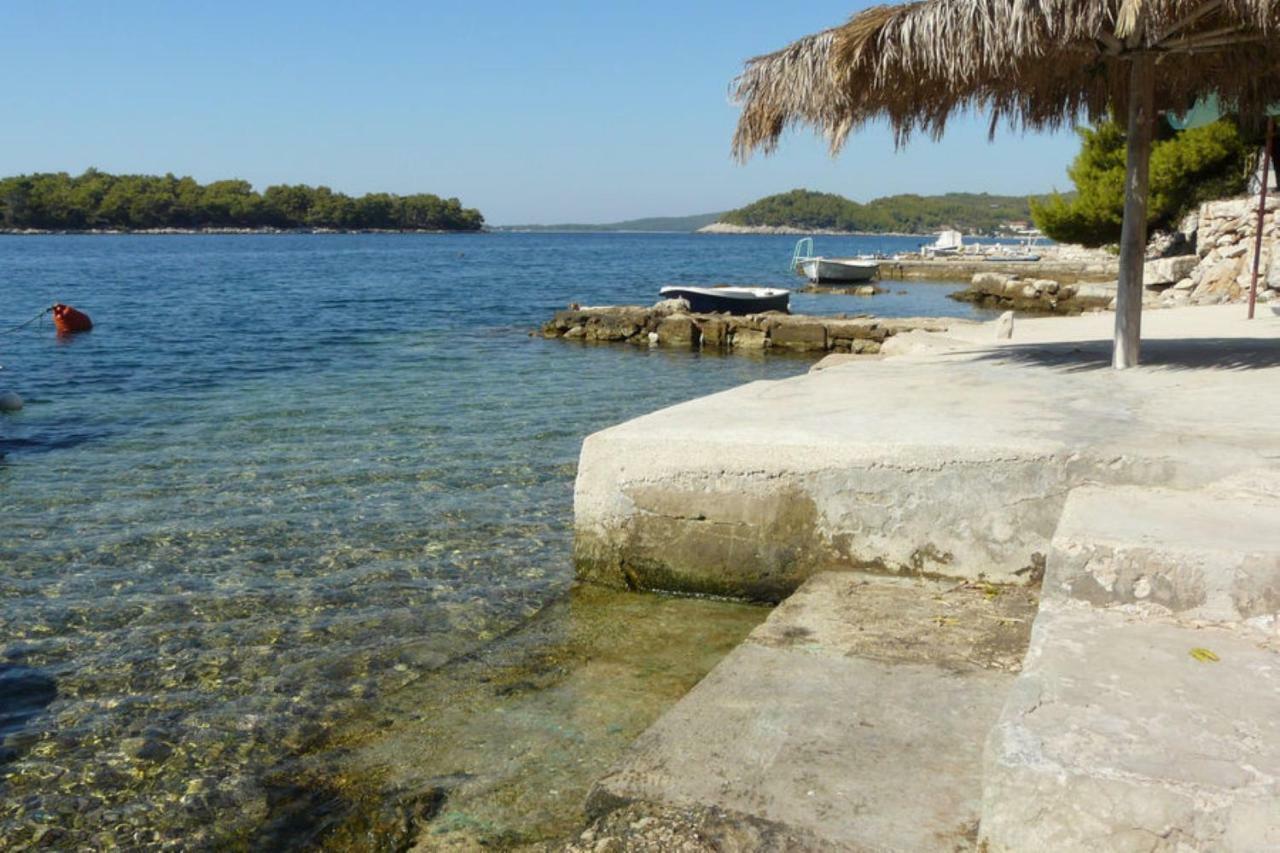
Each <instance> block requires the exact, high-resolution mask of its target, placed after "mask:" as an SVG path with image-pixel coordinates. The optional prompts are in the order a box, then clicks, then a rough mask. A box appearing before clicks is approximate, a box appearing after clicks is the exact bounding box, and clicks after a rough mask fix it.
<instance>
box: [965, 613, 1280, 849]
mask: <svg viewBox="0 0 1280 853" xmlns="http://www.w3.org/2000/svg"><path fill="white" fill-rule="evenodd" d="M1275 640H1276V635H1275V634H1274V633H1272V634H1270V635H1265V634H1262V633H1260V632H1253V631H1248V630H1230V629H1217V628H1201V629H1199V630H1197V629H1195V628H1191V627H1186V626H1184V625H1179V624H1175V623H1171V622H1163V621H1156V622H1152V621H1146V620H1145V618H1144V617H1143V616H1142V615H1140V614H1139V613H1136V612H1125V611H1124V609H1116V608H1112V609H1109V610H1099V609H1094V608H1091V607H1089V606H1088V605H1085V604H1081V603H1063V604H1057V605H1053V606H1050V605H1049V604H1046V605H1045V608H1044V609H1043V610H1042V611H1041V614H1040V616H1039V617H1038V618H1037V619H1036V623H1035V629H1034V632H1033V635H1032V640H1031V648H1030V650H1029V651H1028V653H1027V659H1026V662H1025V665H1024V670H1023V672H1022V674H1021V675H1020V676H1019V677H1018V679H1017V681H1016V683H1015V686H1014V688H1013V690H1012V691H1011V692H1010V696H1009V701H1008V703H1007V704H1006V705H1005V708H1004V710H1003V712H1002V713H1001V716H1000V721H999V723H998V724H997V725H996V726H995V727H994V728H993V729H992V732H991V736H990V739H989V742H988V745H987V755H986V762H985V765H986V771H985V775H984V788H983V812H982V825H981V837H982V840H983V842H984V843H985V844H986V845H987V848H986V849H988V850H990V851H991V853H998V851H1027V850H1054V851H1117V853H1126V852H1127V851H1134V853H1136V852H1137V851H1142V853H1150V851H1192V850H1221V851H1264V850H1265V851H1272V850H1277V849H1280V652H1277V650H1276V647H1275ZM1193 649H1208V650H1210V651H1211V652H1213V653H1214V654H1215V655H1216V656H1217V658H1218V660H1217V661H1216V662H1212V661H1208V662H1202V661H1200V660H1197V659H1196V658H1195V657H1193V656H1192V654H1191V652H1192V650H1193Z"/></svg>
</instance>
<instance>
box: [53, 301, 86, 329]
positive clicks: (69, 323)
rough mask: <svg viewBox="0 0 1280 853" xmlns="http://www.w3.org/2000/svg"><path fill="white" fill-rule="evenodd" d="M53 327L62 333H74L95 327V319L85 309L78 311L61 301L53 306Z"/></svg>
mask: <svg viewBox="0 0 1280 853" xmlns="http://www.w3.org/2000/svg"><path fill="white" fill-rule="evenodd" d="M53 327H54V328H55V329H57V330H58V334H60V335H73V334H75V333H76V332H87V331H89V330H90V329H92V328H93V321H92V320H90V319H89V315H88V314H85V313H84V312H83V311H77V310H76V309H74V308H72V307H71V306H70V305H63V304H62V303H61V302H59V303H57V304H56V305H54V306H53Z"/></svg>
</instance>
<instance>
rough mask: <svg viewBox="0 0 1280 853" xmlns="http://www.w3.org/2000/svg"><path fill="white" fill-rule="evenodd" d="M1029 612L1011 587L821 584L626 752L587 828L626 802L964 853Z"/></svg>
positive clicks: (823, 839) (859, 841) (835, 841)
mask: <svg viewBox="0 0 1280 853" xmlns="http://www.w3.org/2000/svg"><path fill="white" fill-rule="evenodd" d="M1034 607H1035V599H1034V596H1033V595H1032V594H1031V593H1029V592H1028V591H1026V590H1024V589H1021V588H1019V589H1012V590H1003V591H1002V590H999V589H996V588H993V587H985V586H974V587H965V588H958V587H956V586H955V585H944V584H938V583H933V582H928V581H920V580H915V581H908V580H898V579H890V578H876V579H874V580H871V579H868V578H867V577H866V576H863V575H859V574H856V573H826V574H821V575H818V576H816V577H814V578H812V579H810V580H809V581H808V583H806V584H805V585H804V586H803V587H802V588H801V589H800V590H799V591H798V592H797V593H796V594H795V595H794V596H792V597H791V598H790V599H788V600H787V601H786V602H785V603H784V604H782V605H781V606H780V607H778V608H777V610H775V611H774V613H773V614H772V615H770V617H769V619H768V620H766V622H765V623H764V624H763V625H761V626H760V627H759V628H757V629H756V630H755V631H754V632H753V633H752V634H751V636H750V637H749V638H748V640H747V641H746V642H744V643H743V644H742V645H741V646H739V647H738V648H737V649H735V650H734V651H733V652H732V653H730V655H729V656H728V657H727V658H725V659H724V660H723V661H722V662H721V663H720V664H719V665H718V666H717V667H716V668H715V669H714V670H713V671H712V672H711V674H710V675H708V676H707V678H705V679H704V680H703V681H702V682H701V683H700V684H699V685H698V686H697V687H696V688H694V690H693V691H692V692H690V693H689V694H688V695H687V696H686V697H685V698H684V699H682V700H681V701H680V703H679V704H677V705H676V706H675V708H673V709H672V710H670V711H669V712H668V713H667V714H666V715H664V716H663V717H662V718H661V719H660V720H659V721H658V722H657V723H656V724H654V726H652V727H651V728H650V729H649V730H648V731H647V732H646V733H645V734H644V735H643V736H642V737H641V738H640V739H639V740H637V741H636V743H635V744H634V745H633V746H632V748H631V750H630V753H629V755H628V756H627V758H626V759H624V760H623V762H622V763H621V765H620V766H619V767H617V768H616V769H615V770H614V771H613V772H611V773H610V774H609V775H608V776H606V777H605V778H604V779H603V780H601V781H600V782H599V783H598V784H597V786H596V788H595V789H594V791H593V792H592V794H591V796H590V798H589V799H588V814H589V815H590V816H592V817H597V818H598V817H600V816H601V815H605V814H607V813H609V812H611V811H612V810H614V809H617V808H620V807H625V806H627V805H628V804H631V803H634V802H637V801H638V802H642V803H652V804H659V805H661V806H664V807H680V808H689V807H697V808H704V809H705V808H713V809H719V810H724V811H727V812H731V813H737V814H744V815H748V816H750V817H751V818H752V819H753V820H757V821H764V822H767V824H768V825H770V826H773V827H779V828H782V829H784V830H785V831H787V832H789V833H802V834H804V835H805V836H808V837H812V838H814V839H817V840H818V842H820V843H821V844H823V845H832V846H838V847H842V848H845V849H859V850H902V851H930V850H946V851H952V850H955V849H957V848H961V849H964V848H966V847H968V846H970V845H971V844H972V841H973V837H974V832H975V830H976V821H977V817H978V809H979V800H980V772H981V752H982V741H983V739H984V737H985V735H986V733H987V731H988V730H989V728H990V726H991V725H992V724H993V722H994V721H995V719H996V715H997V713H998V711H999V708H1000V705H1001V702H1002V700H1003V695H1004V693H1005V691H1006V690H1007V689H1008V687H1009V685H1010V683H1011V681H1012V679H1013V675H1012V674H1011V670H1014V669H1016V667H1017V665H1018V660H1019V659H1020V657H1021V655H1022V652H1023V650H1024V648H1025V644H1026V637H1027V625H1028V620H1029V618H1030V615H1031V613H1032V612H1033V611H1034Z"/></svg>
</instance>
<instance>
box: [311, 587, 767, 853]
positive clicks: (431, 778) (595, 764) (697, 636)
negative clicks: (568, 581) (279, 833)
mask: <svg viewBox="0 0 1280 853" xmlns="http://www.w3.org/2000/svg"><path fill="white" fill-rule="evenodd" d="M767 614H768V611H767V610H766V609H765V608H762V607H757V606H752V605H744V604H736V603H730V602H723V601H712V600H706V599H689V598H673V597H668V596H660V595H653V594H637V593H629V592H620V591H617V590H610V589H605V588H601V587H598V586H591V585H581V586H578V587H576V588H575V589H573V590H572V591H571V592H570V593H569V594H568V595H566V596H565V597H564V598H563V599H562V600H559V601H557V602H555V603H554V604H552V605H550V606H549V607H548V608H547V609H546V610H545V611H544V612H543V613H542V614H541V615H540V616H539V617H538V618H537V619H535V620H534V621H533V622H532V623H531V624H529V625H527V626H525V627H524V628H522V629H520V630H519V631H517V632H513V633H512V634H509V635H507V636H506V637H504V638H501V639H500V640H498V641H496V642H494V643H493V644H491V645H490V646H488V647H486V648H484V649H483V650H481V651H479V652H476V653H474V654H472V655H469V656H467V657H465V658H463V659H461V660H458V661H455V662H454V663H452V664H449V665H447V666H445V667H442V668H441V669H439V670H438V671H436V672H435V673H432V674H430V675H428V676H426V677H424V678H422V679H420V680H418V681H417V682H415V683H414V684H412V685H409V686H407V687H405V688H404V689H402V690H401V691H399V692H397V693H395V694H393V695H391V696H389V697H387V699H386V700H385V701H384V702H381V703H379V705H378V707H377V708H376V709H375V710H374V711H372V712H371V713H370V715H369V716H368V717H367V718H365V719H363V720H360V721H359V722H357V723H355V724H353V725H351V726H350V727H348V728H346V729H345V730H343V731H341V732H339V733H338V734H337V735H336V736H335V737H334V738H333V739H332V740H331V742H330V744H329V748H328V749H327V750H326V751H325V752H323V753H318V754H317V755H315V756H314V757H313V760H312V763H311V767H310V771H309V773H308V774H306V775H307V778H309V779H310V780H311V782H310V784H312V785H314V786H316V787H326V788H327V789H328V790H329V791H330V792H331V793H332V794H333V795H334V797H333V798H332V800H331V802H333V803H336V804H337V806H336V807H335V808H334V812H333V814H332V815H331V816H330V817H329V819H328V820H327V821H323V822H322V825H321V826H319V827H316V828H314V829H313V830H312V831H313V833H314V842H315V843H318V844H319V845H320V846H322V847H326V848H328V849H346V848H350V847H352V846H360V845H365V846H368V845H370V844H372V845H374V846H390V847H408V846H410V845H412V846H413V847H414V849H417V850H435V849H453V848H457V847H462V848H464V849H471V848H474V847H478V846H496V847H500V848H503V849H509V848H512V847H526V846H531V845H535V846H536V845H542V844H550V843H552V842H553V841H556V840H558V839H564V838H567V837H568V836H569V835H571V834H576V833H577V832H578V831H579V830H580V829H581V826H582V824H583V821H584V815H583V811H582V804H583V802H584V800H585V798H586V794H587V792H588V790H589V788H590V786H591V784H592V783H593V782H594V781H595V780H596V779H597V778H599V777H600V776H601V775H603V774H604V772H605V771H606V770H607V769H608V767H609V766H610V765H612V764H613V763H614V762H615V761H616V760H617V759H618V757H619V756H621V755H622V753H623V751H624V750H625V749H626V748H627V747H628V746H629V745H630V743H631V742H632V740H634V738H635V737H636V736H637V735H638V734H640V732H642V731H643V730H644V729H645V728H646V727H647V726H648V725H650V724H651V723H652V722H653V721H654V720H655V719H657V717H658V716H659V715H660V714H661V713H662V712H663V711H665V710H666V709H667V708H668V707H669V706H671V705H672V704H674V703H675V702H676V701H677V700H678V699H679V698H680V697H681V696H683V695H684V694H685V693H686V692H687V691H688V690H689V689H690V688H692V687H693V686H694V684H696V683H697V682H698V681H699V679H701V678H702V676H703V675H704V674H705V673H706V672H707V671H709V670H710V669H711V668H712V667H713V666H714V665H715V664H716V663H717V662H718V661H719V660H720V659H721V658H722V657H723V656H724V655H725V654H727V653H728V652H729V651H730V650H731V649H732V648H734V647H735V646H736V645H737V644H738V643H739V642H740V641H741V640H742V638H743V637H745V636H746V635H747V633H748V632H749V631H750V630H751V629H752V628H753V627H755V626H756V625H757V624H759V623H760V622H761V621H762V620H763V619H764V618H765V617H766V615H767Z"/></svg>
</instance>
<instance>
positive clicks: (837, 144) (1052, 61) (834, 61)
mask: <svg viewBox="0 0 1280 853" xmlns="http://www.w3.org/2000/svg"><path fill="white" fill-rule="evenodd" d="M1144 53H1145V54H1153V55H1155V56H1156V57H1157V60H1156V61H1157V84H1156V103H1157V106H1158V108H1159V109H1174V110H1181V109H1184V108H1186V107H1187V106H1189V105H1190V104H1191V103H1192V102H1193V101H1195V99H1197V98H1199V97H1202V96H1205V95H1208V94H1212V93H1216V94H1218V95H1219V96H1220V97H1221V98H1222V99H1223V101H1224V102H1225V103H1229V104H1235V105H1237V107H1238V109H1240V110H1241V111H1242V112H1246V113H1248V112H1257V111H1260V110H1261V109H1262V107H1263V106H1264V105H1265V104H1268V103H1270V102H1272V101H1275V100H1278V99H1280V2H1277V0H1207V2H1206V0H1100V2H1099V1H1098V0H1094V2H1089V0H924V2H915V3H906V4H901V5H893V6H876V7H873V8H871V9H868V10H866V11H865V12H861V13H859V14H857V15H855V16H854V17H853V18H851V19H850V20H849V21H848V22H847V23H846V24H844V25H843V26H841V27H836V28H834V29H830V30H824V31H823V32H820V33H817V34H815V35H812V36H808V37H806V38H803V39H800V40H799V41H796V42H795V43H793V44H791V45H789V46H787V47H786V48H783V49H782V50H780V51H777V52H775V53H771V54H767V55H765V56H759V57H756V58H754V59H752V60H750V61H748V62H747V64H746V68H745V70H744V71H743V73H742V75H741V76H740V77H738V79H737V80H736V81H735V85H734V97H735V100H736V101H737V102H738V103H739V104H741V106H742V115H741V117H740V119H739V123H738V128H737V132H736V133H735V135H734V140H733V151H734V154H735V156H737V157H738V158H740V159H746V158H747V157H749V156H750V155H751V153H752V152H753V151H755V150H756V149H761V150H763V151H765V152H766V153H768V152H770V151H772V150H773V149H774V148H775V147H776V146H777V142H778V139H779V137H780V136H781V135H782V133H783V131H785V130H787V129H788V128H790V127H795V126H801V125H804V126H811V127H814V128H815V129H817V130H818V131H820V132H821V133H823V134H824V135H825V136H826V137H827V139H828V142H829V143H830V146H831V150H832V152H833V153H835V152H837V151H839V150H840V148H841V147H842V146H843V144H844V142H845V140H846V139H847V137H848V135H849V133H850V132H851V131H853V130H854V129H856V128H858V127H860V126H862V125H863V124H865V123H866V122H868V121H872V120H874V119H886V120H887V121H888V122H889V124H890V126H891V127H892V128H893V131H894V134H895V137H896V139H897V141H898V143H899V144H902V143H905V142H906V141H907V140H908V139H909V138H910V137H911V136H912V135H914V134H916V133H927V134H929V135H931V136H934V137H937V136H939V135H941V134H942V132H943V130H944V129H945V127H946V123H947V120H948V119H949V118H950V116H951V115H952V114H953V113H955V112H956V111H957V110H965V109H970V108H976V109H980V110H984V111H988V112H989V113H990V114H991V116H992V120H991V127H992V131H993V132H994V130H995V128H996V127H997V126H998V125H999V124H1000V123H1007V124H1008V125H1010V126H1011V127H1013V128H1014V129H1022V128H1032V129H1045V128H1048V129H1053V128H1058V127H1062V126H1064V125H1068V124H1073V123H1077V122H1079V121H1080V120H1081V119H1088V120H1098V119H1101V118H1105V117H1106V116H1108V115H1109V114H1110V113H1111V111H1113V110H1118V111H1123V110H1125V109H1126V107H1127V85H1128V69H1129V64H1130V60H1131V59H1132V57H1134V56H1135V55H1138V54H1144Z"/></svg>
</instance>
